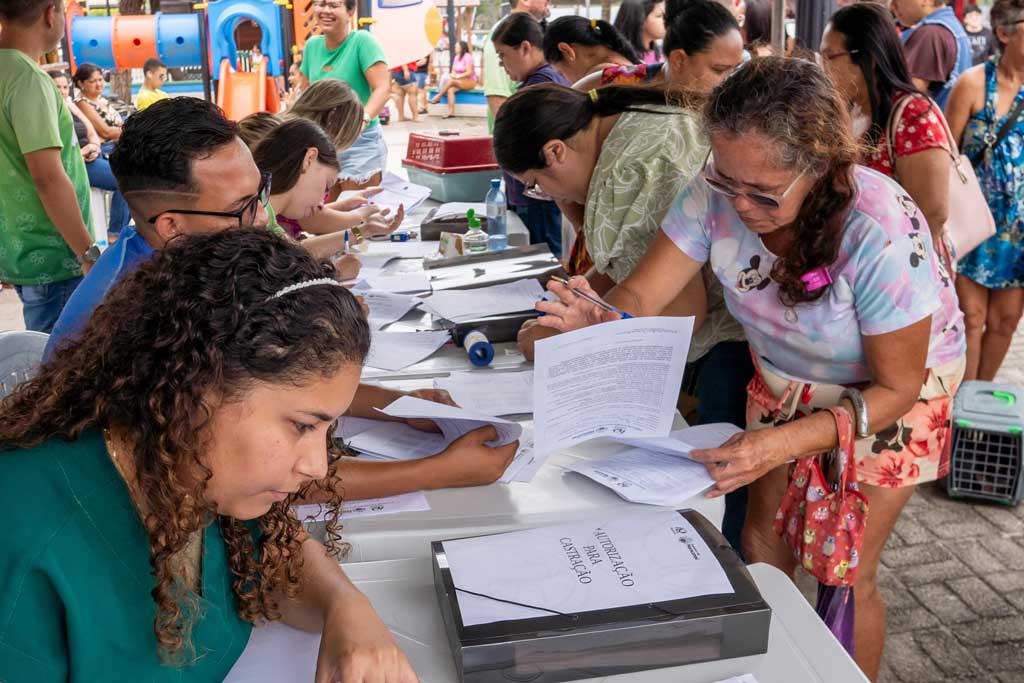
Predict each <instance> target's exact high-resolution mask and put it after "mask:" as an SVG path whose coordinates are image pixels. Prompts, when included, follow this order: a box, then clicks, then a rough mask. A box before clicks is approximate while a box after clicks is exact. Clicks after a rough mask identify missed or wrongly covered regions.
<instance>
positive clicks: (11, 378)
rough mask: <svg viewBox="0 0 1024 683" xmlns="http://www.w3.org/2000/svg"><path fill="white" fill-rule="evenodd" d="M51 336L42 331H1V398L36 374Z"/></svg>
mask: <svg viewBox="0 0 1024 683" xmlns="http://www.w3.org/2000/svg"><path fill="white" fill-rule="evenodd" d="M49 338H50V335H48V334H43V333H42V332H27V331H15V332H0V398H3V397H4V396H7V395H8V394H10V393H11V392H12V391H14V389H15V388H16V387H17V386H18V385H19V384H21V383H22V382H24V381H25V380H27V379H29V378H31V377H32V375H34V374H35V372H36V369H37V368H38V367H39V364H40V362H42V360H43V349H45V348H46V342H47V340H48V339H49Z"/></svg>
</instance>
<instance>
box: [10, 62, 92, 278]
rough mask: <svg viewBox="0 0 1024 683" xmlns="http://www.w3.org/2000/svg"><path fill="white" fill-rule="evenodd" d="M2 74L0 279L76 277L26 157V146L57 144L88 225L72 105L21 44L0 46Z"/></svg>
mask: <svg viewBox="0 0 1024 683" xmlns="http://www.w3.org/2000/svg"><path fill="white" fill-rule="evenodd" d="M0 74H3V78H0V187H2V188H3V190H2V191H0V280H3V281H4V282H10V283H11V284H15V285H45V284H49V283H51V282H60V281H61V280H69V279H71V278H73V277H78V276H79V275H81V274H82V267H81V266H80V265H79V263H78V261H77V260H76V259H75V254H73V253H72V252H71V249H70V248H69V247H68V245H67V243H66V242H65V241H64V238H63V237H61V234H60V233H59V232H57V228H56V227H54V225H53V222H52V221H50V218H49V216H47V215H46V210H45V209H43V204H42V202H40V201H39V195H37V194H36V185H35V183H34V182H33V181H32V176H31V175H29V172H28V164H26V163H25V155H26V154H28V153H30V152H37V151H39V150H41V149H50V148H54V147H56V148H58V149H60V158H61V163H62V164H63V165H64V170H65V171H66V172H67V174H68V177H69V178H71V184H72V185H74V187H75V195H76V197H77V199H78V206H79V208H80V209H81V210H82V220H84V221H85V224H86V225H89V176H88V175H87V174H86V172H85V162H84V161H82V153H81V151H80V150H79V148H78V140H77V138H76V137H75V127H74V124H73V123H72V120H71V111H70V110H69V109H68V108H67V105H65V104H64V98H63V97H61V94H60V91H58V90H57V86H56V85H54V83H53V79H52V78H50V77H49V76H47V75H46V72H45V71H43V70H42V69H40V68H39V65H38V64H36V63H35V62H34V61H32V60H31V59H30V58H29V56H28V55H26V54H25V53H24V52H21V51H20V50H0ZM68 200H69V201H70V200H71V197H68Z"/></svg>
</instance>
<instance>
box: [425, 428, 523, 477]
mask: <svg viewBox="0 0 1024 683" xmlns="http://www.w3.org/2000/svg"><path fill="white" fill-rule="evenodd" d="M497 440H498V431H497V430H496V429H495V428H494V427H493V426H491V425H488V426H486V427H481V428H480V429H474V430H473V431H471V432H469V433H468V434H465V435H463V436H462V437H460V438H458V439H456V440H455V441H453V442H452V444H451V445H450V446H448V448H446V449H444V450H443V451H441V452H440V453H438V454H437V455H434V456H431V457H430V458H428V460H430V462H431V470H432V471H433V472H434V473H436V474H438V476H439V477H442V478H443V479H444V481H446V482H448V483H447V486H485V485H487V484H493V483H494V482H496V481H498V479H500V478H501V475H503V474H504V473H505V470H507V469H508V466H509V465H510V464H511V463H512V459H513V458H514V457H515V455H516V451H517V450H518V449H519V442H518V441H513V442H512V443H510V444H506V445H504V446H498V447H496V448H495V447H491V446H488V445H487V442H488V441H497Z"/></svg>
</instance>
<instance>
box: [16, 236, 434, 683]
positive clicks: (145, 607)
mask: <svg viewBox="0 0 1024 683" xmlns="http://www.w3.org/2000/svg"><path fill="white" fill-rule="evenodd" d="M77 342H78V343H76V344H67V345H63V346H61V347H59V348H58V349H57V350H56V352H55V354H54V356H53V357H52V358H51V359H50V360H49V361H48V362H47V363H46V364H45V365H43V367H42V368H41V369H40V371H39V373H38V374H37V375H36V377H35V378H34V379H33V380H32V381H30V382H28V383H25V384H23V385H22V386H21V387H20V388H19V389H18V390H16V391H15V393H14V394H12V395H11V396H9V397H8V398H6V399H5V400H4V401H3V403H2V404H0V451H2V452H0V489H2V490H0V498H2V499H3V500H4V502H5V504H6V508H7V516H8V519H7V520H6V521H7V523H5V524H4V525H3V529H2V531H0V581H2V583H3V585H4V586H13V587H16V588H15V589H13V590H4V591H3V593H2V594H0V613H2V614H3V615H4V626H3V629H2V630H0V653H2V654H0V679H2V680H4V681H10V682H11V683H15V682H17V681H33V682H44V681H99V680H122V681H129V680H130V681H143V680H145V681H154V682H163V681H167V682H170V681H195V682H206V681H210V682H213V681H222V680H224V678H225V677H226V675H227V673H228V672H229V670H230V669H231V667H232V666H233V664H234V663H235V661H236V660H237V659H238V657H239V655H240V654H241V652H242V650H243V649H244V648H245V645H246V642H247V641H248V639H249V634H250V631H251V629H252V625H253V624H254V623H260V622H264V621H270V620H277V619H280V620H281V621H283V622H284V623H286V624H289V625H291V626H294V627H296V628H300V629H304V630H309V631H322V633H323V635H322V640H321V646H320V653H319V657H318V663H317V677H316V680H317V681H321V682H324V683H326V682H327V681H334V680H339V679H343V680H345V681H358V682H362V681H389V682H390V681H395V682H399V681H401V682H409V683H411V682H413V681H415V680H416V675H415V674H414V673H413V671H412V669H411V667H410V666H409V663H408V661H407V660H406V658H405V656H404V655H403V654H402V652H401V651H400V650H399V649H398V647H397V645H396V644H395V642H394V640H393V639H392V637H391V634H390V633H389V632H388V629H387V627H386V626H385V625H384V624H383V623H382V622H381V620H380V618H379V617H378V616H377V615H376V613H375V612H374V610H373V608H372V607H371V606H370V603H369V602H368V600H367V599H366V597H365V596H363V595H362V594H361V593H360V592H359V590H358V589H356V588H355V586H353V585H352V583H351V582H350V581H349V580H348V579H347V578H346V576H345V573H344V572H343V571H342V569H341V567H340V565H339V564H338V562H337V555H338V552H339V551H340V550H341V546H340V545H339V543H338V536H337V530H338V511H339V507H340V500H337V499H335V500H334V501H333V502H332V503H330V504H328V505H327V507H328V511H329V514H328V518H329V521H328V532H327V539H328V540H327V543H326V546H325V545H321V544H320V543H318V542H316V541H314V540H312V539H311V538H310V537H309V536H308V534H307V533H306V532H305V530H304V529H303V526H302V524H301V523H300V522H299V520H298V519H296V518H295V516H294V514H293V513H292V512H291V507H290V506H291V505H292V504H293V503H295V502H296V500H298V498H299V497H300V496H302V495H304V494H307V493H308V492H310V491H314V490H324V489H337V488H338V487H339V486H340V482H339V473H338V464H339V456H340V453H339V452H338V450H337V448H336V447H335V446H334V445H333V442H332V440H331V432H332V429H333V424H334V421H335V420H336V419H337V418H338V416H340V415H341V414H343V413H344V412H345V411H346V410H347V409H348V407H349V403H350V402H351V401H352V397H353V395H354V394H355V392H356V389H357V387H358V384H359V376H360V371H361V367H362V361H363V358H364V356H365V355H366V353H367V350H368V349H369V345H370V332H369V329H368V327H367V324H366V321H365V318H364V317H363V315H362V313H361V311H360V309H359V305H358V303H357V302H356V300H355V298H354V297H353V296H352V295H351V294H350V293H349V292H348V290H347V289H345V288H344V287H342V286H340V285H339V284H338V283H337V282H336V281H335V280H334V279H333V269H332V268H331V266H330V265H329V264H325V263H322V262H317V261H316V260H314V259H313V258H311V257H310V255H309V254H308V253H307V252H306V251H305V250H304V249H302V248H300V247H299V246H298V245H294V244H291V243H289V242H287V241H283V240H281V239H278V238H277V237H274V236H273V235H271V234H269V233H268V232H267V231H265V230H258V229H254V230H248V229H246V230H242V229H232V230H228V231H222V232H218V233H214V234H207V235H201V236H195V237H188V238H180V239H177V240H174V243H173V244H171V245H168V246H167V247H166V248H165V249H163V250H162V251H160V252H159V253H158V254H156V255H154V256H153V257H152V258H151V259H149V260H147V261H145V262H144V263H142V264H141V265H140V266H139V267H138V269H137V270H136V271H135V272H134V273H133V274H132V275H130V276H129V277H127V278H125V279H124V280H122V281H121V283H120V284H118V285H117V286H115V287H114V289H112V290H111V291H110V293H109V294H108V296H107V298H106V300H105V303H104V304H103V305H101V306H100V307H99V308H98V309H97V311H96V313H95V314H94V315H93V316H92V318H91V319H90V320H89V322H88V324H87V326H86V327H85V329H84V331H83V333H82V334H81V336H80V337H79V338H78V340H77Z"/></svg>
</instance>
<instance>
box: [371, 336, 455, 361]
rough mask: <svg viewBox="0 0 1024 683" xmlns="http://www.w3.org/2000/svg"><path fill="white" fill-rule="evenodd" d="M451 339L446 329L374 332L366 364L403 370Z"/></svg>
mask: <svg viewBox="0 0 1024 683" xmlns="http://www.w3.org/2000/svg"><path fill="white" fill-rule="evenodd" d="M451 339H452V337H451V334H450V333H448V332H447V331H445V330H439V331H426V332H373V337H372V340H371V343H370V353H369V355H367V357H366V364H367V365H368V366H370V367H371V368H380V369H381V370H401V369H402V368H407V367H409V366H410V365H415V364H416V363H419V362H420V361H421V360H423V359H424V358H427V357H428V356H430V355H431V354H432V353H434V352H435V351H437V350H438V349H439V348H441V347H442V346H444V345H445V343H447V342H449V341H451Z"/></svg>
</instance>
